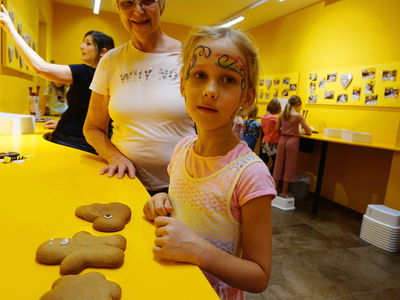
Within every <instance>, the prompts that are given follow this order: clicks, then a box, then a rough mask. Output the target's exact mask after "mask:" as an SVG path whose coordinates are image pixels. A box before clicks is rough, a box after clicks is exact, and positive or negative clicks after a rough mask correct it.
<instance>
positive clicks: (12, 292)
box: [0, 126, 219, 300]
mask: <svg viewBox="0 0 400 300" xmlns="http://www.w3.org/2000/svg"><path fill="white" fill-rule="evenodd" d="M39 127H42V126H39ZM44 131H45V130H43V129H40V128H39V130H37V132H36V133H35V134H26V135H20V136H2V135H0V152H4V151H16V152H20V153H21V154H22V155H34V156H33V157H31V158H28V159H26V160H25V161H24V162H23V163H15V162H12V163H8V164H4V163H0V187H1V192H0V195H1V196H0V204H1V208H2V216H1V217H0V220H1V221H0V236H1V238H2V245H1V247H0V254H1V258H2V263H1V273H2V276H1V286H2V289H1V296H0V298H1V299H10V300H11V299H18V300H25V299H26V300H32V299H39V298H40V297H41V295H43V294H44V293H45V292H46V291H48V290H50V289H51V285H52V283H53V282H54V281H55V280H56V279H58V278H59V277H60V275H59V266H48V265H41V264H38V263H36V262H35V252H36V249H37V247H38V246H39V245H40V244H41V243H42V242H44V241H46V240H48V239H50V238H57V237H63V238H69V237H71V236H72V235H73V234H75V233H76V232H78V231H88V232H90V233H91V234H93V235H98V236H102V235H110V233H101V232H97V231H95V230H93V229H92V224H91V223H89V222H86V221H83V220H81V219H79V218H77V217H76V216H75V215H74V211H75V209H76V208H77V207H78V206H80V205H85V204H91V203H94V202H99V203H109V202H113V201H118V202H121V203H125V204H127V205H128V206H130V208H131V210H132V219H131V221H130V222H129V223H128V224H127V225H126V227H125V229H124V230H122V231H120V232H118V234H122V235H123V236H125V238H126V239H127V241H128V243H127V249H126V251H125V262H124V265H123V266H122V267H121V268H119V269H93V268H92V269H86V270H85V271H83V272H82V273H87V272H90V271H98V272H100V273H102V274H104V275H105V276H106V278H107V279H108V280H111V281H114V282H116V283H118V284H119V285H120V286H121V287H122V299H125V300H136V299H137V300H139V299H140V300H146V299H163V300H167V299H171V300H172V299H174V300H177V299H185V300H186V299H201V300H205V299H207V300H208V299H219V298H218V297H217V295H216V293H215V292H214V290H213V289H212V287H211V286H210V285H209V283H208V281H207V280H206V278H205V277H204V276H203V274H202V273H201V271H200V270H199V269H198V268H197V267H195V266H192V265H187V264H161V263H159V262H156V261H155V260H154V259H153V254H152V248H153V241H154V227H153V225H152V224H151V223H149V222H147V221H145V220H144V219H143V213H142V207H143V203H144V202H145V201H146V200H147V199H148V197H149V196H148V194H147V191H146V190H145V189H144V187H143V186H142V184H141V183H140V182H139V180H137V179H134V180H132V179H128V178H123V179H117V178H108V177H107V176H101V175H99V171H100V169H101V167H102V166H104V162H103V161H101V160H100V159H99V158H98V157H97V156H95V155H92V154H89V153H86V152H82V151H79V150H75V149H71V148H68V147H65V146H60V145H57V144H54V143H50V142H48V141H46V140H44V139H43V138H42V134H43V133H44Z"/></svg>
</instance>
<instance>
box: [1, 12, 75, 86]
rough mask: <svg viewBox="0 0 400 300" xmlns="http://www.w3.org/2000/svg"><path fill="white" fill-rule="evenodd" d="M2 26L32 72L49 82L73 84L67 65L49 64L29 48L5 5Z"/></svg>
mask: <svg viewBox="0 0 400 300" xmlns="http://www.w3.org/2000/svg"><path fill="white" fill-rule="evenodd" d="M0 26H1V27H2V28H3V29H4V30H5V31H6V32H8V34H9V35H10V36H11V38H12V39H13V40H14V42H15V44H16V46H17V49H18V51H19V53H20V55H21V56H22V58H23V59H24V61H25V62H26V64H27V65H28V67H29V68H30V69H31V70H32V72H34V73H35V74H36V75H39V76H40V77H43V78H45V79H47V80H51V81H56V82H60V83H66V84H71V83H72V73H71V69H70V68H69V67H68V66H66V65H56V64H51V63H48V62H46V61H45V60H44V59H43V58H41V57H40V56H39V55H38V54H37V53H36V52H35V51H33V49H32V48H31V47H29V45H28V44H27V43H26V42H25V40H24V39H23V38H22V37H21V36H20V35H19V33H18V32H17V30H16V29H15V27H14V24H13V22H12V20H11V18H10V15H9V14H8V11H7V9H6V8H5V7H4V6H3V5H1V12H0Z"/></svg>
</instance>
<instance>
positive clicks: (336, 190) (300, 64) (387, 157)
mask: <svg viewBox="0 0 400 300" xmlns="http://www.w3.org/2000/svg"><path fill="white" fill-rule="evenodd" d="M328 3H330V4H328ZM399 11H400V1H398V0H385V1H381V0H363V1H359V0H339V1H322V2H319V3H317V4H316V5H313V6H310V7H307V8H305V9H302V10H300V11H297V12H295V13H292V14H289V15H287V16H284V17H282V18H279V19H277V20H274V21H272V22H269V23H266V24H263V25H261V26H259V27H256V28H254V29H252V30H250V31H249V32H250V34H251V35H252V36H253V37H254V38H255V40H256V42H257V43H258V46H259V50H260V56H261V60H262V66H263V72H264V74H281V73H290V72H299V95H300V96H301V97H302V99H303V102H307V98H308V96H307V95H308V94H307V89H306V85H307V80H308V74H309V72H311V71H318V70H320V71H323V70H334V69H343V68H349V67H363V66H371V65H374V64H385V63H393V62H399V61H400V39H399V38H398V35H399V29H398V28H399V27H398V24H397V23H398V12H399ZM397 76H399V74H398V75H397ZM399 101H400V100H399ZM304 108H305V109H308V110H309V113H308V118H307V121H308V123H309V124H310V125H311V126H314V127H315V128H317V129H318V128H319V127H320V125H321V122H324V123H325V124H326V126H327V127H333V128H346V129H349V130H353V131H363V132H369V133H372V134H373V137H374V140H375V141H380V142H387V143H392V144H394V143H395V141H396V137H397V130H398V126H399V125H398V124H399V121H400V109H399V108H390V109H389V108H376V107H375V108H374V107H338V106H335V105H315V104H314V105H307V104H306V105H304ZM264 112H265V105H263V106H261V107H260V114H263V113H264ZM318 150H319V145H317V149H316V151H315V152H314V153H313V154H302V155H301V157H300V162H299V168H300V169H301V170H305V171H309V172H311V173H313V174H316V170H317V162H318V160H319V157H318V155H316V153H319V152H318ZM391 159H392V153H391V152H390V151H384V150H375V149H367V148H360V147H352V146H338V145H332V144H331V145H330V146H329V149H328V161H327V165H326V169H325V174H326V175H325V179H324V185H323V187H322V195H323V196H325V197H327V198H329V199H333V200H335V201H337V202H339V203H341V204H343V205H346V206H348V207H350V208H352V209H354V210H356V211H359V212H365V208H366V205H367V204H368V203H383V201H384V199H385V194H386V187H387V182H388V176H389V173H390V166H391Z"/></svg>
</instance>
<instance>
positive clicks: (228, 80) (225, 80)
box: [222, 76, 236, 84]
mask: <svg viewBox="0 0 400 300" xmlns="http://www.w3.org/2000/svg"><path fill="white" fill-rule="evenodd" d="M222 82H223V83H226V84H235V83H236V79H235V78H233V77H231V76H224V77H223V78H222Z"/></svg>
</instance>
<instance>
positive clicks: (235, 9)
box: [54, 0, 322, 29]
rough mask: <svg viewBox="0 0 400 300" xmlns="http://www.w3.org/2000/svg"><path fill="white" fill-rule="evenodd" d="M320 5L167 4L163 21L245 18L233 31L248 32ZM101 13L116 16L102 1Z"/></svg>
mask: <svg viewBox="0 0 400 300" xmlns="http://www.w3.org/2000/svg"><path fill="white" fill-rule="evenodd" d="M321 1H322V0H284V1H283V2H280V1H279V0H266V1H261V0H258V1H257V0H203V1H202V0H167V5H166V9H165V11H164V15H163V18H162V20H163V21H165V22H168V23H174V24H180V25H186V26H198V25H208V26H211V25H217V24H221V22H222V21H228V20H227V19H231V18H233V17H236V16H239V15H241V16H243V17H245V20H244V21H242V22H241V23H239V24H238V25H236V27H237V28H241V29H249V28H253V27H256V26H258V25H261V24H263V23H266V22H268V21H271V20H274V19H276V18H279V17H281V16H284V15H287V14H289V13H291V12H294V11H296V10H299V9H301V8H304V7H306V6H309V5H312V4H314V3H317V2H321ZM54 2H58V3H64V4H69V5H75V6H80V7H86V8H91V9H92V8H93V3H94V0H54ZM261 2H263V3H262V4H260V5H258V6H257V7H256V8H250V7H251V6H252V5H253V4H255V3H261ZM246 8H249V9H246ZM101 10H104V11H110V12H115V9H114V7H113V6H112V2H111V0H102V3H101ZM243 10H244V11H243ZM100 14H101V11H100Z"/></svg>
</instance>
